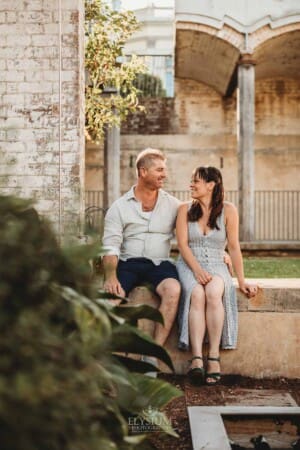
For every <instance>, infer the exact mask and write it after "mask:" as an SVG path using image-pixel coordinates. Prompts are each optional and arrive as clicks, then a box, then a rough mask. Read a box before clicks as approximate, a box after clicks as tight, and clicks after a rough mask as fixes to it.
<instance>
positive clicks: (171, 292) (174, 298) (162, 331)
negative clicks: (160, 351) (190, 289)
mask: <svg viewBox="0 0 300 450" xmlns="http://www.w3.org/2000/svg"><path fill="white" fill-rule="evenodd" d="M180 290H181V287H180V283H179V281H177V280H175V278H166V279H165V280H163V281H161V283H159V285H158V286H157V288H156V292H157V293H158V295H159V296H160V299H161V303H160V307H159V311H160V312H161V314H162V316H163V318H164V325H161V324H160V323H157V324H156V326H155V331H154V339H155V342H156V343H157V344H159V345H161V346H163V345H164V343H165V342H166V340H167V338H168V336H169V334H170V331H171V328H172V326H173V324H174V321H175V318H176V314H177V310H178V303H179V298H180Z"/></svg>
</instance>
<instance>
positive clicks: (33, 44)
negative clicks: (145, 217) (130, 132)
mask: <svg viewBox="0 0 300 450" xmlns="http://www.w3.org/2000/svg"><path fill="white" fill-rule="evenodd" d="M83 4H84V2H83V0H61V1H59V0H30V1H23V0H1V1H0V35H1V40H0V80H1V84H0V95H1V103H0V127H1V128H0V130H1V131H0V157H1V158H0V191H1V193H5V194H14V195H20V196H23V197H33V198H34V199H35V200H36V201H37V208H38V209H39V211H40V212H41V213H42V214H44V215H46V216H47V217H49V219H50V220H51V221H52V222H53V223H54V224H55V227H56V229H57V230H60V232H61V233H65V234H66V233H69V232H70V228H69V227H71V229H72V232H78V227H79V226H80V221H81V219H82V215H83V210H84V203H83V187H84V132H83V127H84V110H83V107H84V83H83V74H84V68H83V63H84V58H83V39H84V32H83V18H84V5H83Z"/></svg>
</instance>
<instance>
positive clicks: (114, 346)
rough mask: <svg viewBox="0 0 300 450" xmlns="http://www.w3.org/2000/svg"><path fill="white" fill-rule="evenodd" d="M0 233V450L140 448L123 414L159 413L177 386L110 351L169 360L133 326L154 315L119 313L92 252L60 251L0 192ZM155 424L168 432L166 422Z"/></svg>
mask: <svg viewBox="0 0 300 450" xmlns="http://www.w3.org/2000/svg"><path fill="white" fill-rule="evenodd" d="M0 231H1V232H0V261H1V264H0V333H1V340H0V436H1V449H3V450H4V449H5V450H25V449H26V450H77V449H78V450H100V449H105V450H106V449H133V448H139V449H140V448H141V449H142V448H143V445H144V444H143V443H142V440H143V439H144V436H140V435H138V436H134V435H133V436H130V435H129V430H128V420H129V418H130V417H133V416H136V415H137V416H140V417H144V416H145V417H146V416H147V413H148V412H149V408H150V409H151V410H152V409H153V410H154V414H157V417H160V415H161V414H163V413H162V412H161V411H159V409H160V408H161V407H163V406H164V405H165V404H166V403H167V402H168V401H169V400H170V399H171V398H173V397H174V396H177V395H180V392H179V391H178V390H177V389H175V388H174V387H172V386H170V385H168V384H166V383H165V382H163V381H161V380H156V379H151V378H149V377H146V376H144V375H143V374H141V373H137V370H138V371H140V372H144V371H145V370H146V369H147V365H146V364H143V363H141V362H138V363H137V364H135V363H134V362H133V361H132V360H131V362H130V363H129V361H130V358H128V357H125V356H123V362H122V355H118V354H116V353H115V352H119V351H121V350H122V351H126V352H128V351H130V352H131V351H132V352H134V351H136V350H137V347H138V350H139V351H140V350H141V351H142V352H143V353H146V354H147V353H148V354H150V355H152V354H156V355H158V356H159V357H161V358H162V359H163V360H164V362H166V363H167V364H169V365H170V360H169V357H168V354H167V353H166V352H165V351H164V350H163V349H161V348H160V347H158V346H157V345H156V344H155V343H154V342H152V340H151V339H150V338H148V337H146V336H144V337H143V335H142V334H141V332H140V331H138V330H137V329H136V328H135V327H134V325H133V324H134V322H136V320H137V319H138V318H140V317H151V318H154V319H156V320H161V317H160V316H159V313H158V312H157V311H150V310H149V308H146V309H145V310H143V308H142V307H140V306H139V307H137V310H136V311H134V309H133V307H127V306H126V304H125V306H124V307H123V308H124V311H123V310H122V307H120V306H118V307H114V306H112V305H111V304H110V303H109V302H108V301H107V300H104V299H103V297H104V295H103V293H102V295H98V293H97V290H96V289H95V288H94V287H93V285H92V283H91V279H90V278H91V276H90V266H89V260H90V258H91V257H93V256H95V254H96V253H97V250H96V249H95V248H94V247H92V246H78V247H75V248H72V249H69V250H68V251H62V250H61V248H60V247H59V246H58V244H57V242H56V239H55V237H54V235H53V233H52V231H51V230H50V228H49V226H48V225H47V223H45V222H44V221H42V220H41V219H40V218H39V216H38V214H37V213H36V211H35V210H34V209H33V208H32V206H31V204H30V202H28V201H25V200H20V199H15V198H11V197H0ZM100 297H102V298H100ZM126 308H128V311H127V313H126ZM120 336H123V337H124V339H126V345H125V342H122V343H119V340H118V339H119V337H120ZM143 339H144V341H145V345H146V346H145V347H143V345H142V342H143ZM136 340H137V341H138V342H137V343H136ZM127 367H130V368H131V369H132V370H134V371H130V370H128V369H127ZM162 428H163V429H164V430H165V431H166V432H168V433H170V434H174V431H173V430H172V428H171V427H170V425H169V424H168V421H167V420H166V421H162Z"/></svg>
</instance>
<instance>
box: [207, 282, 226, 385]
mask: <svg viewBox="0 0 300 450" xmlns="http://www.w3.org/2000/svg"><path fill="white" fill-rule="evenodd" d="M223 292H224V281H223V279H222V278H221V277H219V276H213V278H212V280H211V281H210V282H209V283H207V285H206V286H205V295H206V326H207V332H208V339H209V351H208V356H210V357H213V358H217V357H219V353H220V342H221V336H222V330H223V324H224V307H223V302H222V296H223ZM207 371H208V372H210V373H211V372H219V371H220V364H219V362H218V361H209V362H208V368H207ZM208 381H211V379H210V378H209V379H208ZM212 381H214V380H212Z"/></svg>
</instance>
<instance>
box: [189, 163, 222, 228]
mask: <svg viewBox="0 0 300 450" xmlns="http://www.w3.org/2000/svg"><path fill="white" fill-rule="evenodd" d="M196 178H201V179H202V180H204V181H206V182H207V183H208V182H209V181H214V182H215V186H214V190H213V193H212V199H211V212H210V215H209V219H208V226H209V228H211V229H214V228H216V229H217V230H219V227H218V224H217V218H218V217H219V215H220V214H221V212H222V209H223V203H224V187H223V179H222V174H221V172H220V171H219V169H217V168H216V167H202V166H201V167H197V168H196V169H195V170H194V172H193V179H196ZM202 216H203V211H202V207H201V205H200V203H199V202H197V201H193V203H192V205H191V207H190V209H189V210H188V220H189V221H190V222H197V220H199V219H200V218H201V217H202Z"/></svg>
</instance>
